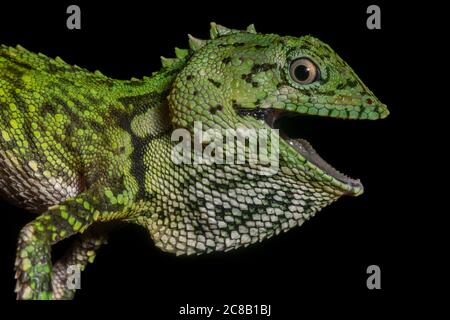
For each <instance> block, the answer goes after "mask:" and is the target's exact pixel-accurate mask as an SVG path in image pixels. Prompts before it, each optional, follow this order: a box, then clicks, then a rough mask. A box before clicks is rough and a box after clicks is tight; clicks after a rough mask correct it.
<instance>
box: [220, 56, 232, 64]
mask: <svg viewBox="0 0 450 320" xmlns="http://www.w3.org/2000/svg"><path fill="white" fill-rule="evenodd" d="M230 62H231V57H226V58H223V59H222V63H223V64H228V63H230Z"/></svg>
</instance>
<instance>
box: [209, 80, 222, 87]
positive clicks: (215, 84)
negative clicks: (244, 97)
mask: <svg viewBox="0 0 450 320" xmlns="http://www.w3.org/2000/svg"><path fill="white" fill-rule="evenodd" d="M208 81H209V82H211V83H212V84H213V85H214V86H215V87H217V88H220V86H221V84H220V82H218V81H216V80H214V79H211V78H208Z"/></svg>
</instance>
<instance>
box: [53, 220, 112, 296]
mask: <svg viewBox="0 0 450 320" xmlns="http://www.w3.org/2000/svg"><path fill="white" fill-rule="evenodd" d="M103 227H104V226H103V225H100V226H98V225H96V224H94V225H92V226H91V227H89V229H88V230H87V231H86V232H85V233H83V234H82V235H81V236H80V238H78V239H75V241H74V243H73V244H72V245H71V247H70V249H69V250H68V251H67V252H66V254H65V255H64V256H63V257H62V258H61V259H59V260H58V261H57V262H56V263H55V264H54V265H53V270H52V290H53V299H55V300H70V299H73V296H74V294H75V289H70V288H69V287H68V286H67V280H68V276H69V273H68V268H69V267H70V266H74V265H77V266H79V268H80V270H81V271H83V270H84V269H85V268H86V266H87V264H88V263H92V262H93V261H94V258H95V255H96V253H97V251H98V249H99V248H100V247H101V246H102V245H104V244H106V243H107V231H106V230H105V228H103Z"/></svg>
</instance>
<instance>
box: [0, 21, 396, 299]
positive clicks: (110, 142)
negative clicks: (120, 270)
mask: <svg viewBox="0 0 450 320" xmlns="http://www.w3.org/2000/svg"><path fill="white" fill-rule="evenodd" d="M210 32H211V39H208V40H200V39H196V38H194V37H191V36H189V47H190V48H189V49H178V48H177V49H176V50H175V51H176V58H172V59H167V58H162V68H161V70H160V71H158V72H155V73H153V74H152V76H151V77H144V78H143V79H139V80H138V79H131V80H127V81H125V80H114V79H111V78H108V77H106V76H104V75H103V74H101V73H100V72H98V71H96V72H95V73H91V72H89V71H87V70H85V69H82V68H80V67H77V66H70V65H68V64H66V63H65V62H64V61H63V60H61V59H60V58H56V59H50V58H48V57H46V56H45V55H43V54H34V53H31V52H29V51H27V50H25V49H24V48H22V47H20V46H18V47H17V48H11V47H6V46H1V47H0V115H1V118H0V194H1V196H2V197H3V198H5V199H6V200H8V201H9V202H11V203H13V204H15V205H17V206H19V207H21V208H24V209H25V210H28V211H32V212H36V213H37V214H38V216H37V217H36V219H35V220H33V221H32V222H30V223H28V224H27V225H26V226H25V227H23V229H22V230H21V231H20V234H19V240H18V247H17V259H16V263H15V268H16V278H17V286H16V292H17V298H18V299H70V298H73V295H74V290H73V289H70V288H68V287H67V286H66V280H67V277H68V275H67V268H68V267H69V266H71V265H78V266H80V267H81V269H83V268H84V267H85V266H86V265H87V263H88V262H90V261H92V260H93V259H94V257H95V253H96V250H97V249H98V248H99V247H100V246H101V245H102V244H103V243H105V241H106V231H105V230H104V229H103V228H102V226H103V225H104V223H103V222H108V221H113V220H120V221H125V222H129V223H135V224H138V225H141V226H144V227H145V228H147V229H148V232H149V233H150V235H151V237H152V239H153V240H154V242H155V244H156V246H157V247H159V248H161V249H162V250H164V251H166V252H172V253H176V254H201V253H208V252H214V251H226V250H230V249H234V248H238V247H241V246H246V245H248V244H251V243H255V242H258V241H261V240H263V239H265V238H269V237H270V236H272V235H274V234H277V233H279V232H280V231H287V230H288V229H291V228H293V227H294V226H297V225H301V224H302V223H303V222H304V220H307V219H309V218H310V217H311V216H313V215H314V214H315V212H317V211H318V210H320V209H321V208H323V207H324V206H326V205H328V204H330V203H331V202H333V201H335V200H337V199H338V198H339V197H340V196H342V195H352V196H357V195H360V194H361V193H362V192H363V186H362V184H361V183H360V182H359V180H355V179H352V178H349V177H347V176H345V175H343V174H342V173H340V172H338V171H337V170H335V169H334V168H332V167H331V166H330V165H329V164H327V163H326V162H325V161H324V160H323V159H322V158H320V156H319V155H317V153H316V152H315V151H314V149H313V148H312V147H311V146H310V144H309V143H308V142H306V141H305V140H302V139H293V138H290V137H289V136H288V135H287V134H285V133H283V131H282V129H283V128H278V129H280V131H279V135H280V136H281V139H279V149H278V156H279V170H278V172H277V173H275V174H272V175H261V174H258V170H260V169H263V167H264V166H263V165H262V164H250V163H247V162H246V163H243V164H242V163H240V164H238V163H235V164H230V163H226V164H220V163H212V164H208V165H196V164H177V163H175V162H174V161H173V160H172V158H171V154H172V153H171V152H172V150H173V148H174V145H176V144H177V142H174V141H172V140H173V139H171V134H172V132H173V131H174V129H176V128H185V129H187V130H188V131H189V132H192V129H193V127H194V122H195V121H200V122H201V123H202V124H203V127H204V128H205V129H211V128H218V129H227V128H237V127H238V125H241V124H243V125H245V126H246V127H249V128H266V129H269V130H272V131H273V132H276V131H275V130H274V129H275V128H277V123H279V120H280V119H282V118H283V117H285V116H292V115H317V116H324V117H336V118H342V119H372V120H375V119H380V118H384V117H386V116H387V115H388V114H389V112H388V110H387V108H386V106H385V105H384V104H382V103H381V102H379V100H378V99H377V98H376V97H375V96H374V95H373V93H372V92H371V91H370V90H369V89H368V88H367V87H366V86H365V85H364V84H363V83H362V81H361V80H360V79H359V78H358V77H357V75H356V74H355V73H354V71H353V70H352V69H351V68H350V67H349V66H348V65H347V64H346V63H345V62H344V61H343V60H342V59H341V58H340V57H339V56H338V55H337V54H336V53H335V52H334V51H333V50H332V49H331V48H330V47H329V46H328V45H326V44H324V43H323V42H321V41H319V40H317V39H315V38H313V37H311V36H303V37H299V38H295V37H287V36H279V35H275V34H259V33H257V32H256V31H255V29H254V27H253V25H251V26H249V27H248V28H247V29H246V30H245V31H243V30H234V29H228V28H225V27H223V26H220V25H217V24H215V23H212V24H211V30H210ZM75 234H78V235H79V239H77V241H76V242H75V243H74V246H73V247H72V248H71V249H70V250H69V251H68V252H67V254H66V256H64V257H63V258H62V259H60V260H59V261H57V262H55V263H54V264H53V265H52V262H51V246H52V245H53V244H55V243H57V242H59V241H61V240H63V239H66V238H68V237H71V236H73V235H75Z"/></svg>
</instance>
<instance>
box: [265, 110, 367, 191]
mask: <svg viewBox="0 0 450 320" xmlns="http://www.w3.org/2000/svg"><path fill="white" fill-rule="evenodd" d="M264 115H265V116H264V120H265V122H266V123H267V124H268V125H269V126H270V127H271V128H273V129H278V128H277V120H278V119H280V117H285V116H293V115H294V116H301V115H299V114H298V113H292V112H289V111H284V110H279V109H270V108H269V109H266V110H265V114H264ZM279 132H280V137H281V138H282V139H283V140H284V141H285V142H286V143H287V144H288V145H289V146H290V147H292V148H294V149H295V150H296V151H297V152H298V153H299V154H300V155H301V156H302V157H303V158H304V159H305V160H306V161H308V162H309V163H311V164H312V165H313V166H314V167H315V169H316V170H317V171H320V172H321V173H323V174H324V175H326V176H327V177H328V179H327V181H329V182H330V184H331V185H332V186H333V189H337V190H336V191H338V190H339V191H338V192H339V193H342V194H345V195H351V196H358V195H360V194H362V193H363V191H364V188H363V185H362V184H361V182H360V180H359V179H353V178H351V177H348V176H346V175H345V174H343V173H341V172H339V171H338V170H336V169H335V168H334V167H332V166H331V165H330V164H329V163H327V162H326V161H325V160H324V159H323V158H322V157H321V156H320V155H319V154H318V153H317V152H316V150H314V148H313V147H312V146H311V144H310V143H309V142H308V141H306V140H305V139H301V138H290V137H288V136H287V135H286V134H284V133H283V132H282V131H279Z"/></svg>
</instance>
